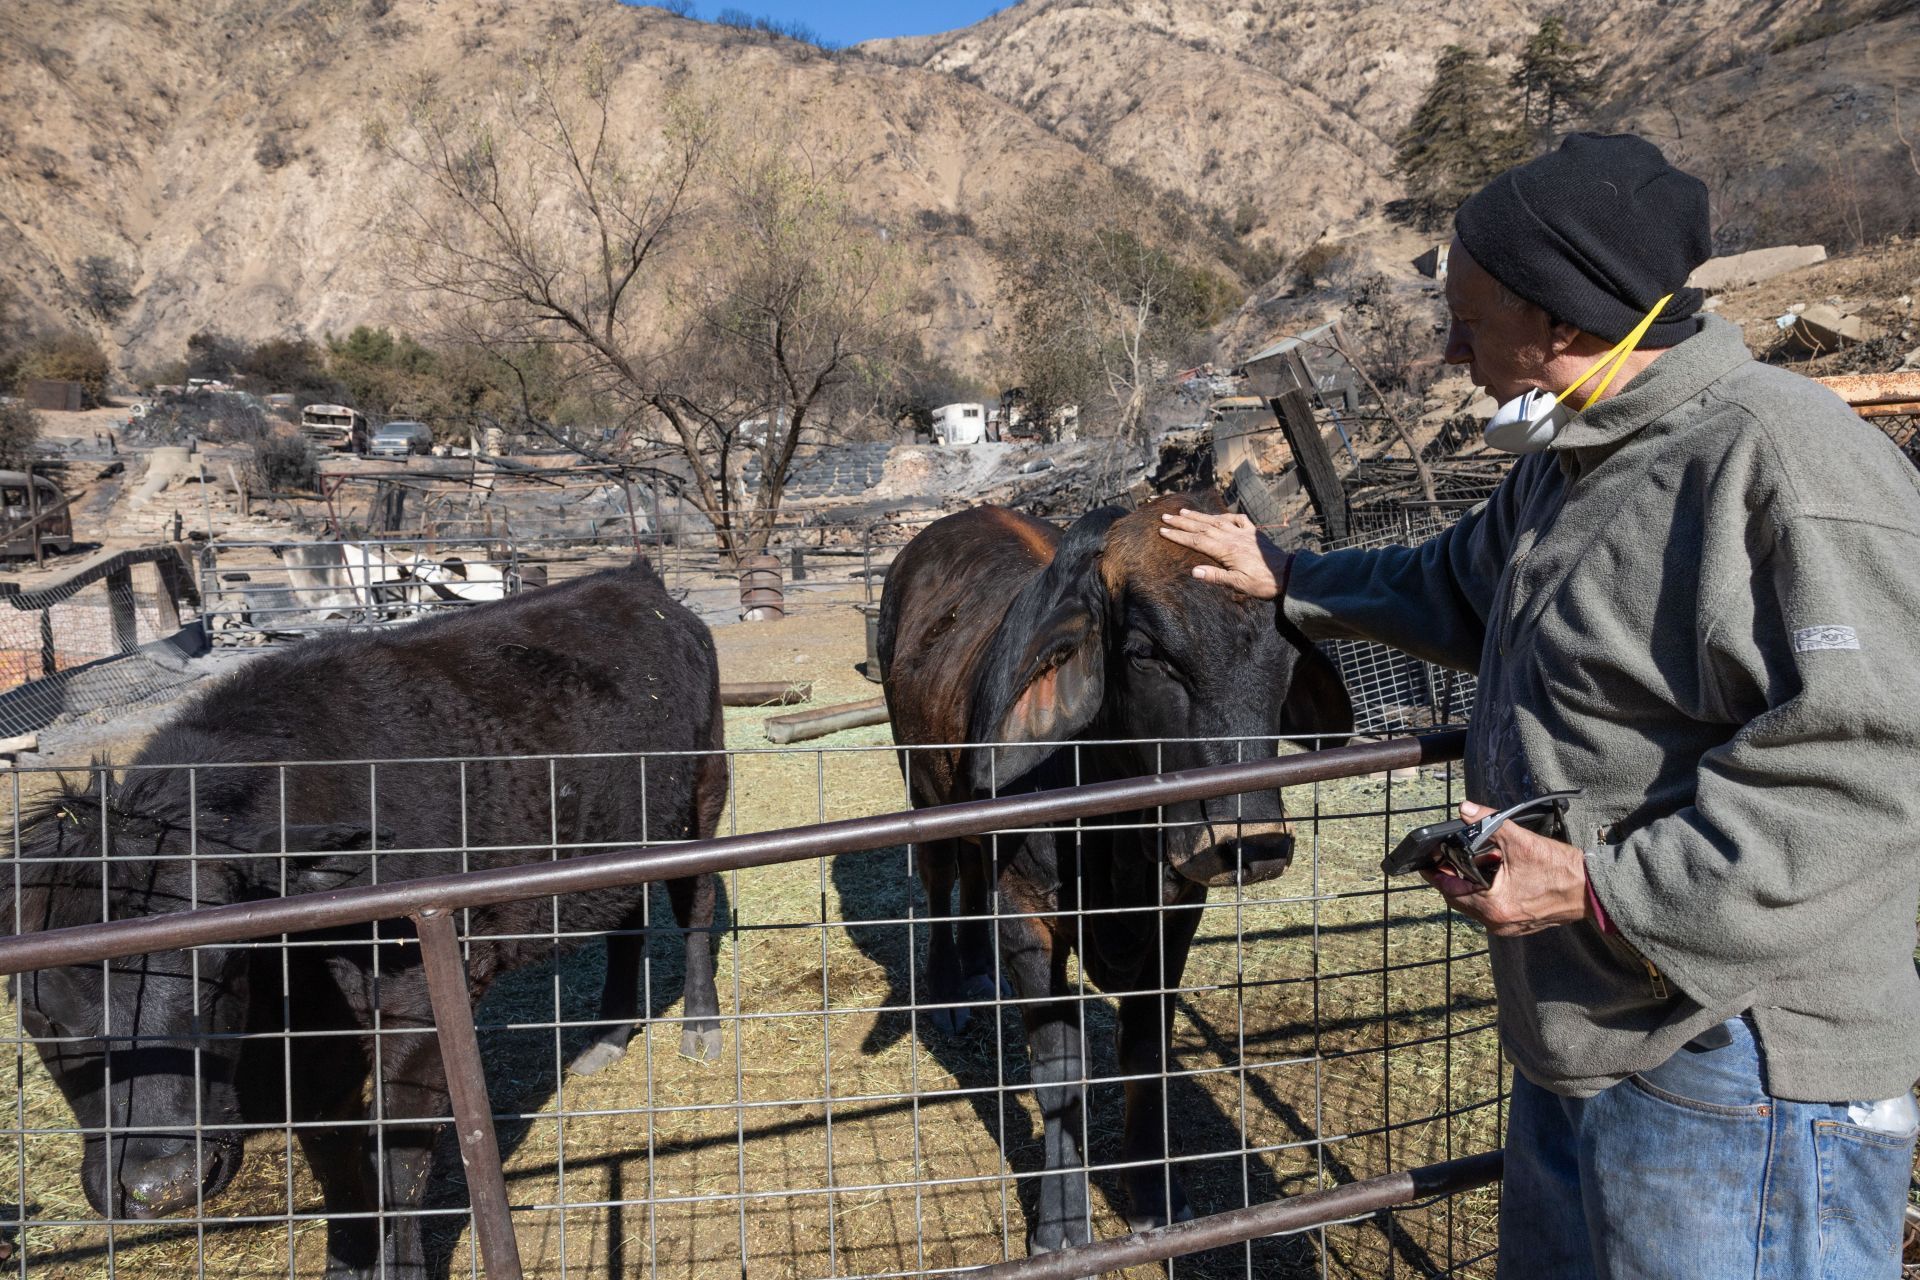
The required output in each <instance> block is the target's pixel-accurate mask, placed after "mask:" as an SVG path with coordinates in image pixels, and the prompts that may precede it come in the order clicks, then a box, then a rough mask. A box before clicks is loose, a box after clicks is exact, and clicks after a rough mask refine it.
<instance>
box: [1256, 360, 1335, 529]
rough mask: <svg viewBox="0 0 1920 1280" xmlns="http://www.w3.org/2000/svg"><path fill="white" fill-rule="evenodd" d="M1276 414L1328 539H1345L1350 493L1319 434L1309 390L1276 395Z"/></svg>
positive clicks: (1295, 465) (1295, 390) (1302, 481)
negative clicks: (1308, 397)
mask: <svg viewBox="0 0 1920 1280" xmlns="http://www.w3.org/2000/svg"><path fill="white" fill-rule="evenodd" d="M1273 415H1274V417H1276V418H1278V419H1279V420H1280V430H1281V431H1282V432H1284V433H1285V434H1286V437H1287V447H1288V448H1290V449H1292V450H1293V460H1294V467H1295V468H1296V469H1297V470H1298V471H1299V472H1300V481H1301V483H1302V484H1303V485H1305V486H1306V490H1307V499H1308V501H1310V502H1312V503H1313V509H1314V510H1315V511H1316V512H1318V513H1319V515H1320V519H1321V522H1322V523H1323V524H1324V525H1325V526H1326V530H1327V540H1328V541H1329V542H1336V543H1337V542H1344V541H1345V540H1346V538H1347V533H1348V521H1347V494H1346V490H1345V489H1344V488H1343V487H1342V486H1341V484H1340V473H1339V472H1338V471H1337V470H1336V469H1335V468H1334V465H1333V452H1332V450H1330V449H1328V448H1327V443H1326V441H1325V440H1324V439H1323V438H1322V437H1321V435H1320V424H1319V423H1318V422H1317V421H1316V420H1315V419H1314V416H1313V408H1312V406H1311V404H1310V403H1309V401H1308V399H1307V392H1306V391H1305V390H1303V389H1300V388H1295V389H1294V390H1292V391H1289V392H1287V393H1285V394H1284V395H1279V396H1275V397H1274V398H1273Z"/></svg>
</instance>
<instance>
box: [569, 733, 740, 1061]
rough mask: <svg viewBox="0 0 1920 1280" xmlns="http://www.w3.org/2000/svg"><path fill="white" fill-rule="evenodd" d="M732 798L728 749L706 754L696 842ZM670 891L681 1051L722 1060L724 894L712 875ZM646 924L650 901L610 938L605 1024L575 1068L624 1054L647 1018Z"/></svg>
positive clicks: (670, 886) (713, 828) (708, 835)
mask: <svg viewBox="0 0 1920 1280" xmlns="http://www.w3.org/2000/svg"><path fill="white" fill-rule="evenodd" d="M714 717H715V724H716V726H718V725H719V724H720V719H719V717H720V709H719V706H718V704H717V703H716V704H715V707H714ZM715 733H716V740H715V744H714V745H715V746H716V748H723V747H724V745H725V743H724V741H722V740H721V737H722V736H723V735H724V730H723V729H720V728H718V727H716V730H715ZM726 803H727V760H726V755H725V754H724V752H723V751H721V750H716V752H715V753H714V754H713V755H709V756H703V757H702V758H701V763H700V768H699V772H698V774H697V775H696V777H695V780H694V791H693V829H692V831H691V832H690V835H691V836H692V838H693V839H696V840H710V839H712V838H713V836H714V833H715V832H717V831H718V830H719V829H720V815H721V812H722V811H723V810H724V809H725V808H726ZM667 894H668V896H669V897H670V898H671V899H672V901H673V912H674V918H675V920H676V921H678V922H679V925H680V927H681V928H682V929H684V930H688V931H689V932H688V933H687V934H686V955H687V970H686V974H687V976H686V985H685V987H684V992H685V994H684V996H683V1002H684V1012H685V1016H686V1018H687V1021H686V1022H684V1023H682V1024H681V1032H680V1052H681V1053H683V1054H685V1055H686V1056H687V1057H689V1058H693V1059H696V1060H698V1061H701V1062H716V1061H718V1060H719V1058H720V1021H719V1018H720V999H719V995H718V994H717V993H716V991H715V990H714V974H713V945H714V940H713V918H714V914H715V911H716V909H717V903H718V900H719V882H718V881H717V880H716V879H715V878H714V877H712V876H703V877H700V878H698V879H697V880H696V879H688V880H670V881H668V882H667ZM645 923H646V911H645V903H644V901H643V902H642V903H641V904H640V905H638V906H636V907H635V908H634V911H633V914H632V915H631V916H629V917H628V918H627V919H626V920H625V921H624V922H623V923H622V924H621V926H620V931H619V932H618V933H616V934H614V935H613V936H612V937H610V938H608V939H607V979H606V984H605V985H604V986H603V987H602V988H601V991H600V1017H599V1021H600V1022H601V1023H603V1024H605V1025H603V1026H602V1028H601V1031H600V1034H599V1036H598V1037H597V1038H596V1039H595V1040H594V1042H593V1043H592V1044H590V1045H588V1046H587V1047H586V1049H585V1050H583V1051H582V1052H581V1053H580V1054H579V1055H578V1056H576V1057H575V1058H574V1060H573V1062H572V1063H571V1064H569V1067H568V1070H570V1071H572V1072H573V1073H574V1074H575V1075H582V1076H590V1075H593V1074H594V1073H595V1072H598V1071H601V1070H604V1069H605V1068H606V1067H608V1066H610V1065H611V1064H613V1063H615V1062H617V1061H619V1060H620V1058H621V1057H622V1056H623V1055H625V1053H626V1051H627V1044H628V1042H630V1041H631V1040H632V1039H633V1033H634V1030H635V1028H637V1027H638V1026H639V1023H640V1018H641V1008H640V994H641V991H640V988H641V981H640V979H641V975H642V974H643V973H644V972H645V967H646V963H647V939H646V936H645V935H644V934H643V933H642V932H641V930H642V929H643V928H644V926H645Z"/></svg>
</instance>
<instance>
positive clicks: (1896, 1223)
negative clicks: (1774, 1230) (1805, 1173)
mask: <svg viewBox="0 0 1920 1280" xmlns="http://www.w3.org/2000/svg"><path fill="white" fill-rule="evenodd" d="M1913 1145H1914V1135H1913V1134H1907V1135H1906V1136H1904V1137H1902V1136H1899V1135H1896V1134H1890V1133H1880V1132H1877V1131H1876V1130H1873V1129H1863V1128H1861V1127H1860V1126H1858V1125H1852V1124H1843V1123H1841V1122H1840V1121H1837V1120H1816V1121H1814V1124H1813V1146H1814V1156H1815V1159H1816V1160H1817V1161H1818V1162H1819V1168H1820V1274H1821V1276H1822V1278H1823V1280H1868V1278H1869V1277H1872V1278H1875V1280H1877V1278H1878V1277H1882V1276H1885V1277H1893V1276H1896V1275H1898V1274H1899V1254H1900V1237H1901V1232H1902V1227H1903V1226H1904V1225H1905V1219H1906V1207H1907V1183H1908V1180H1909V1178H1910V1177H1911V1176H1912V1172H1913Z"/></svg>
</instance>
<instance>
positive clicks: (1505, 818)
mask: <svg viewBox="0 0 1920 1280" xmlns="http://www.w3.org/2000/svg"><path fill="white" fill-rule="evenodd" d="M1579 794H1580V792H1579V791H1578V790H1573V791H1549V792H1547V793H1546V794H1545V795H1541V796H1535V797H1534V798H1533V799H1531V800H1522V801H1521V802H1520V803H1519V804H1516V805H1510V806H1509V807H1507V808H1505V809H1502V810H1501V811H1500V812H1498V813H1490V814H1488V815H1487V816H1486V817H1484V818H1482V819H1480V820H1479V821H1478V822H1468V821H1466V820H1465V819H1464V818H1455V819H1453V820H1452V821H1450V822H1435V823H1431V824H1429V825H1427V826H1424V827H1415V828H1414V829H1413V830H1412V831H1409V832H1407V834H1406V837H1405V838H1404V839H1402V840H1401V841H1400V843H1399V844H1397V845H1395V846H1394V850H1393V852H1392V853H1390V854H1388V855H1387V856H1386V859H1385V860H1384V861H1382V862H1381V864H1380V868H1381V870H1383V871H1385V872H1386V873H1387V874H1388V875H1390V876H1404V875H1409V874H1411V873H1413V872H1415V871H1445V872H1447V873H1448V874H1450V875H1454V876H1457V877H1459V878H1460V879H1462V880H1465V881H1466V882H1468V883H1469V884H1472V885H1476V886H1478V887H1479V888H1482V889H1488V888H1492V887H1493V877H1494V874H1495V873H1496V872H1497V871H1499V869H1500V853H1499V851H1498V850H1497V849H1494V848H1492V847H1491V846H1492V844H1493V836H1494V833H1495V832H1496V831H1498V830H1500V828H1501V827H1503V826H1505V825H1506V824H1507V823H1509V822H1512V823H1517V824H1518V825H1520V826H1522V827H1525V828H1526V829H1527V830H1528V831H1531V832H1533V833H1534V834H1535V835H1542V836H1548V837H1551V838H1555V839H1557V838H1559V837H1560V836H1561V835H1562V834H1563V833H1564V831H1565V826H1564V823H1563V819H1564V818H1565V816H1566V812H1567V801H1568V800H1570V799H1572V798H1573V797H1575V796H1577V795H1579Z"/></svg>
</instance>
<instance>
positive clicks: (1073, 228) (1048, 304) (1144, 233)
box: [993, 177, 1228, 440]
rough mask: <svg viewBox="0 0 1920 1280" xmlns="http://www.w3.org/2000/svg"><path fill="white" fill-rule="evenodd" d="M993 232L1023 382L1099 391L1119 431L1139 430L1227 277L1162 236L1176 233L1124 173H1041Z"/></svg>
mask: <svg viewBox="0 0 1920 1280" xmlns="http://www.w3.org/2000/svg"><path fill="white" fill-rule="evenodd" d="M996 232H997V234H996V236H995V239H994V243H993V249H994V255H995V258H996V260H997V265H998V267H999V271H1000V283H1001V288H1002V290H1003V291H1004V292H1005V293H1006V294H1007V296H1008V298H1009V300H1010V301H1011V303H1012V305H1013V311H1014V326H1013V328H1014V332H1013V338H1012V347H1013V350H1012V353H1011V354H1012V358H1013V360H1012V362H1013V365H1014V367H1015V369H1016V371H1017V373H1018V375H1019V377H1020V379H1021V382H1022V384H1023V385H1024V386H1025V387H1026V388H1027V390H1028V392H1029V393H1030V394H1031V395H1033V397H1034V398H1035V400H1036V401H1038V402H1040V403H1044V404H1046V405H1049V406H1052V407H1058V406H1060V405H1063V404H1066V403H1068V402H1071V401H1076V400H1080V399H1083V398H1087V397H1104V402H1105V404H1106V406H1108V408H1110V411H1111V419H1112V423H1113V427H1114V430H1115V431H1116V433H1117V434H1119V435H1120V436H1121V437H1122V438H1124V439H1128V440H1134V439H1137V438H1138V437H1139V436H1140V435H1141V434H1143V433H1144V430H1145V426H1146V419H1147V410H1148V407H1149V404H1150V402H1151V400H1152V399H1153V396H1154V394H1155V392H1156V391H1157V390H1159V389H1161V388H1162V387H1163V386H1164V385H1165V384H1166V382H1167V379H1168V375H1169V374H1170V373H1171V372H1172V371H1173V369H1174V368H1175V367H1177V364H1176V362H1179V361H1183V360H1185V359H1187V358H1189V357H1190V356H1192V354H1193V352H1194V349H1195V345H1196V342H1197V341H1198V340H1199V338H1200V336H1201V335H1202V334H1203V332H1204V331H1205V329H1206V328H1207V326H1208V325H1209V324H1211V323H1212V322H1213V321H1214V320H1215V319H1216V318H1217V317H1218V313H1219V310H1220V308H1221V305H1222V303H1223V300H1224V299H1225V298H1226V297H1227V294H1228V291H1227V290H1226V289H1225V288H1224V285H1225V282H1224V281H1222V280H1220V279H1219V277H1217V276H1215V275H1214V274H1213V273H1212V272H1210V271H1209V270H1208V269H1207V268H1206V267H1205V266H1202V265H1199V264H1196V263H1190V262H1187V261H1185V260H1183V259H1182V258H1181V257H1180V256H1178V255H1177V254H1176V253H1175V252H1173V251H1172V250H1170V249H1168V248H1165V247H1163V246H1165V245H1167V244H1169V243H1173V242H1174V237H1172V236H1171V235H1169V234H1168V233H1167V229H1166V228H1165V227H1163V226H1162V225H1160V220H1159V218H1158V216H1157V215H1156V213H1155V211H1154V209H1153V206H1152V201H1151V194H1150V193H1149V192H1146V191H1144V190H1142V189H1140V188H1139V186H1138V185H1137V184H1134V183H1130V182H1127V181H1125V180H1121V181H1114V182H1098V183H1096V182H1093V181H1090V180H1089V181H1078V180H1064V181H1063V180H1061V179H1058V178H1053V177H1048V178H1043V179H1041V180H1038V181H1036V182H1035V183H1033V184H1032V185H1030V186H1029V187H1028V188H1027V190H1026V191H1025V193H1024V194H1023V196H1022V198H1021V199H1020V201H1019V202H1018V204H1017V206H1016V210H1015V212H1014V213H1013V214H1012V215H1011V216H1010V217H1008V218H1007V219H1006V220H1005V221H1004V222H1003V224H1002V225H1001V226H1000V227H998V228H996Z"/></svg>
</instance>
